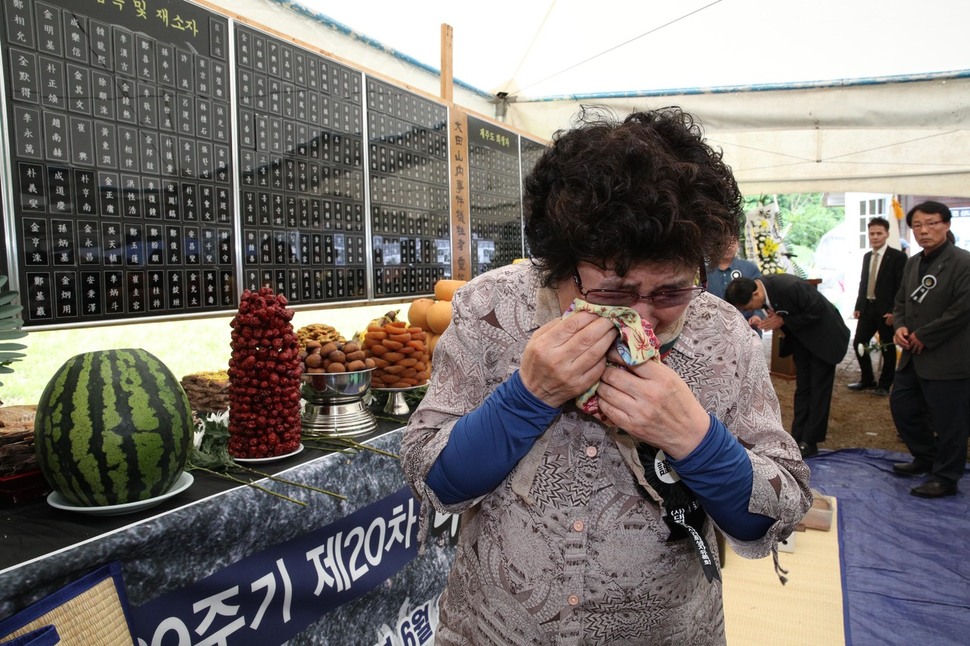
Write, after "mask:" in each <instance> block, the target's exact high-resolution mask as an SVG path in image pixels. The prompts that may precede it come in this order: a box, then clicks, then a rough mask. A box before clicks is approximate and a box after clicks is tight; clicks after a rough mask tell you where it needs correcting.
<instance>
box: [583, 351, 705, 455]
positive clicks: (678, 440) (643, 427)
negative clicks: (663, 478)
mask: <svg viewBox="0 0 970 646" xmlns="http://www.w3.org/2000/svg"><path fill="white" fill-rule="evenodd" d="M618 358H619V357H618V356H612V357H611V358H610V361H611V362H616V363H620V362H618V361H617V359H618ZM596 394H597V396H598V397H599V407H600V410H601V411H602V412H603V413H605V414H606V416H607V417H608V418H609V419H610V421H611V422H613V423H614V424H616V425H617V426H619V427H620V428H622V429H623V430H624V431H626V432H627V433H629V434H630V435H632V436H633V437H635V438H637V439H639V440H642V441H643V442H646V443H647V444H650V445H651V446H654V447H657V448H658V449H663V450H664V452H665V453H666V454H667V455H669V456H670V457H672V458H674V459H675V460H679V459H681V458H684V457H686V456H687V455H688V454H689V453H690V452H691V451H693V450H694V449H695V448H697V446H698V445H699V444H700V443H701V440H703V439H704V436H705V435H706V434H707V430H708V428H709V427H710V423H711V420H710V417H709V416H708V415H707V411H705V410H704V408H703V407H702V406H701V405H700V402H698V401H697V398H696V397H694V393H693V392H691V390H690V388H689V387H688V386H687V384H686V383H684V381H683V380H682V379H681V378H680V377H679V376H678V375H677V373H676V372H674V371H673V370H671V369H670V368H668V367H667V366H665V365H663V364H662V363H660V362H659V361H647V362H645V363H642V364H640V365H638V366H626V367H617V366H612V365H611V366H610V367H608V368H607V369H606V370H605V371H604V372H603V376H602V377H601V378H600V385H599V387H598V388H597V389H596Z"/></svg>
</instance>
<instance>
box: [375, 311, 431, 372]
mask: <svg viewBox="0 0 970 646" xmlns="http://www.w3.org/2000/svg"><path fill="white" fill-rule="evenodd" d="M427 336H428V335H427V333H425V331H424V330H422V329H421V328H419V327H408V324H407V323H405V322H404V321H389V322H386V323H384V324H383V325H378V324H376V323H372V324H370V325H368V326H367V332H366V334H365V335H364V352H366V353H367V356H368V357H369V358H372V359H373V360H374V365H375V369H374V374H372V375H371V385H372V386H373V387H375V388H410V387H412V386H421V385H423V384H425V383H427V381H428V375H429V374H430V371H429V365H430V364H429V363H428V348H427V346H426V345H425V341H426V339H427Z"/></svg>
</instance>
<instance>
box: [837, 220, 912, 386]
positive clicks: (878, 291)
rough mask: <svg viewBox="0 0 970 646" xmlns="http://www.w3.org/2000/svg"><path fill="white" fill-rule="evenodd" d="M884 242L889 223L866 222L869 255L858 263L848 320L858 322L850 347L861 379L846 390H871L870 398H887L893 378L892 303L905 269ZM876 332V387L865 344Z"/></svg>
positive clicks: (899, 253)
mask: <svg viewBox="0 0 970 646" xmlns="http://www.w3.org/2000/svg"><path fill="white" fill-rule="evenodd" d="M888 239H889V221H888V220H886V219H885V218H872V219H871V220H869V246H870V247H872V251H870V252H869V253H867V254H866V256H865V258H864V259H863V261H862V279H861V280H860V281H859V295H858V297H857V298H856V301H855V311H854V312H853V313H852V318H855V319H858V320H859V323H858V324H857V325H856V328H855V339H853V340H852V347H853V349H854V350H855V356H856V358H857V359H858V360H859V369H860V370H861V372H862V375H861V377H862V378H861V379H860V380H859V381H857V382H856V383H853V384H849V389H850V390H865V389H867V388H874V389H875V390H873V391H872V394H873V395H882V396H886V395H888V394H889V389H890V388H891V387H892V385H893V377H894V376H895V374H896V346H895V345H894V344H893V342H892V338H893V334H894V331H893V301H894V300H895V298H896V292H897V291H899V284H900V283H901V282H902V281H903V267H905V266H906V254H904V253H903V252H902V251H900V250H899V249H893V248H892V247H890V246H889V245H887V244H886V241H887V240H888ZM876 332H878V333H879V345H880V351H881V353H882V372H880V373H879V382H878V383H877V382H876V380H875V378H874V375H873V372H872V358H871V357H870V356H869V348H868V346H869V341H870V340H871V339H872V335H873V334H874V333H876ZM860 346H861V347H862V348H863V350H862V351H860Z"/></svg>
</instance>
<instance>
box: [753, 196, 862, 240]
mask: <svg viewBox="0 0 970 646" xmlns="http://www.w3.org/2000/svg"><path fill="white" fill-rule="evenodd" d="M822 197H823V194H822V193H790V194H783V195H773V196H768V195H760V196H758V197H756V198H747V199H745V204H744V209H745V211H748V210H750V209H753V208H755V207H757V206H758V205H761V204H764V203H767V202H771V201H772V200H773V199H776V200H778V210H779V213H778V228H779V230H780V231H782V232H783V235H784V240H785V243H786V244H787V245H788V246H789V247H792V246H799V247H808V248H810V249H815V248H816V247H817V246H818V241H819V240H821V238H822V236H823V235H825V234H826V233H828V232H829V231H831V230H832V229H834V228H835V227H836V226H838V224H839V223H840V222H842V220H844V219H845V207H841V206H825V205H824V204H823V203H822Z"/></svg>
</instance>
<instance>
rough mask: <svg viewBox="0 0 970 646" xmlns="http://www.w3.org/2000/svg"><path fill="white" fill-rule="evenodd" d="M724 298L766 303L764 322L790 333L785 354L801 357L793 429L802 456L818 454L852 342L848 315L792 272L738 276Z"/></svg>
mask: <svg viewBox="0 0 970 646" xmlns="http://www.w3.org/2000/svg"><path fill="white" fill-rule="evenodd" d="M724 298H725V300H726V301H727V302H728V303H731V304H732V305H734V306H735V307H736V308H738V309H739V310H753V309H758V308H763V309H764V310H765V311H766V312H767V313H768V316H767V317H766V318H765V319H764V320H763V321H761V322H760V323H759V324H758V325H759V327H761V329H762V330H780V331H781V332H782V333H783V334H784V337H783V338H782V340H781V344H780V346H779V353H780V354H781V356H788V355H792V357H793V359H794V360H795V401H794V419H793V420H792V429H791V434H792V437H794V438H795V440H796V441H797V442H798V447H799V449H801V452H802V457H804V458H807V457H810V456H813V455H815V454H816V453H818V444H819V443H820V442H824V441H825V436H826V434H827V432H828V424H829V409H830V408H831V405H832V387H833V386H834V385H835V367H836V366H837V365H838V364H839V362H840V361H842V358H843V357H845V353H846V350H847V349H848V347H849V328H847V327H846V325H845V322H844V321H843V320H842V315H841V314H840V313H839V311H838V310H837V309H836V308H835V306H834V305H832V303H830V302H829V301H828V299H826V298H825V297H824V296H822V294H820V293H819V291H818V290H817V289H816V288H815V286H814V285H812V284H811V283H809V282H808V281H806V280H802V279H801V278H798V277H797V276H792V275H790V274H768V275H765V276H762V277H761V278H759V279H755V280H752V279H750V278H736V279H734V280H732V281H731V283H730V284H729V285H728V287H727V290H726V291H725V294H724Z"/></svg>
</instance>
